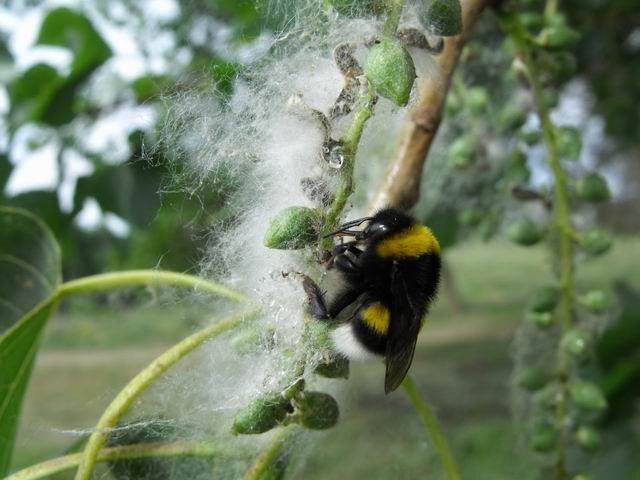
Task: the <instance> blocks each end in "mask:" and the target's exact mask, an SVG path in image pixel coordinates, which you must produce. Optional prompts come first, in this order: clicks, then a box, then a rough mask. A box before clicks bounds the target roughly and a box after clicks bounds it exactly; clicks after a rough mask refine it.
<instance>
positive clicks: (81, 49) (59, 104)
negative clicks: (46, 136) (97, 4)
mask: <svg viewBox="0 0 640 480" xmlns="http://www.w3.org/2000/svg"><path fill="white" fill-rule="evenodd" d="M36 44H37V45H53V46H56V47H63V48H68V49H69V50H71V51H72V52H73V54H74V58H73V62H72V63H71V72H70V73H69V75H68V76H66V77H65V76H61V75H59V74H58V72H57V71H56V70H55V69H54V68H52V67H51V66H49V65H46V64H43V63H41V64H37V65H34V66H33V67H31V68H29V69H28V70H27V71H25V72H24V73H23V74H22V76H20V77H18V78H17V79H16V80H15V81H14V82H13V83H12V84H11V85H10V86H9V96H10V99H11V113H10V118H11V122H12V127H13V129H14V130H15V129H16V128H17V127H18V126H19V125H22V124H24V123H27V122H41V121H42V122H45V123H48V124H49V125H52V126H59V125H64V124H66V123H69V122H70V121H71V120H73V118H74V117H75V114H76V108H75V107H76V102H75V99H76V93H77V91H78V89H79V88H80V87H81V86H82V84H83V83H84V82H85V81H86V80H87V79H88V78H89V76H90V75H91V73H93V71H94V70H95V69H96V68H98V67H99V66H100V65H102V64H103V63H104V62H106V61H107V60H108V59H109V58H110V57H111V49H110V48H109V46H108V45H107V44H106V43H105V42H104V40H103V39H102V37H100V35H99V34H98V32H97V31H96V30H95V29H94V28H93V25H91V22H90V21H89V20H88V19H87V18H86V17H85V16H84V15H82V14H81V13H78V12H76V11H74V10H71V9H68V8H56V9H54V10H51V11H50V12H49V13H48V14H47V16H46V17H45V19H44V20H43V22H42V27H41V28H40V34H39V36H38V40H37V42H36Z"/></svg>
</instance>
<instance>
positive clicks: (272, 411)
mask: <svg viewBox="0 0 640 480" xmlns="http://www.w3.org/2000/svg"><path fill="white" fill-rule="evenodd" d="M289 409H290V407H289V402H288V401H287V400H286V399H285V398H283V397H282V395H280V394H271V395H267V396H264V397H260V398H256V399H255V400H253V401H251V402H250V403H249V405H247V406H246V407H244V408H243V409H242V410H240V411H239V412H238V413H237V414H236V416H235V418H234V420H233V426H232V427H231V431H232V432H233V433H234V434H254V433H264V432H268V431H269V430H271V429H272V428H275V427H277V426H278V424H280V422H282V421H283V420H284V418H285V417H286V416H287V413H288V411H289Z"/></svg>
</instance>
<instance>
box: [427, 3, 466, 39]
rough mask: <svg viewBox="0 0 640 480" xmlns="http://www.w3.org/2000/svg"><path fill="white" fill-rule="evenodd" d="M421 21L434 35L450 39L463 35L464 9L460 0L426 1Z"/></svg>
mask: <svg viewBox="0 0 640 480" xmlns="http://www.w3.org/2000/svg"><path fill="white" fill-rule="evenodd" d="M423 3H424V8H423V9H422V11H421V12H420V21H421V22H422V24H423V25H424V27H425V28H426V29H427V30H428V31H429V33H431V34H432V35H438V36H441V37H450V36H453V35H458V34H460V33H462V8H461V7H460V2H459V1H458V0H424V2H423Z"/></svg>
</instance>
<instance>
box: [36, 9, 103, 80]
mask: <svg viewBox="0 0 640 480" xmlns="http://www.w3.org/2000/svg"><path fill="white" fill-rule="evenodd" d="M36 44H37V45H53V46H56V47H64V48H68V49H69V50H71V51H72V52H73V55H74V57H73V62H72V64H71V76H78V75H82V74H85V73H87V72H88V71H92V70H94V69H96V68H97V67H99V66H100V65H102V64H103V63H104V62H106V61H107V60H108V59H109V58H110V57H111V48H109V45H107V44H106V43H105V41H104V40H103V39H102V37H101V36H100V34H99V33H98V32H97V31H96V29H95V28H93V25H92V24H91V22H90V21H89V19H88V18H87V17H85V16H84V15H83V14H81V13H79V12H77V11H75V10H72V9H70V8H65V7H62V8H56V9H54V10H51V11H50V12H49V13H48V14H47V16H46V17H45V19H44V20H43V22H42V26H41V27H40V35H39V36H38V40H37V41H36Z"/></svg>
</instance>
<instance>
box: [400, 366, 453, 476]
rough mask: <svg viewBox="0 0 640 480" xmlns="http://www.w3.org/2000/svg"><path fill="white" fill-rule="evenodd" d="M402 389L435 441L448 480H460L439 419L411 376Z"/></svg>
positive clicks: (407, 378) (403, 383)
mask: <svg viewBox="0 0 640 480" xmlns="http://www.w3.org/2000/svg"><path fill="white" fill-rule="evenodd" d="M402 387H403V388H404V390H405V392H407V395H408V396H409V399H410V400H411V403H413V407H414V408H415V409H416V411H417V412H418V415H420V419H421V420H422V423H423V424H424V427H425V429H426V430H427V433H428V435H429V436H430V437H431V440H432V441H433V445H434V446H435V447H436V450H437V452H438V455H439V456H440V460H441V461H442V466H443V467H444V471H445V472H446V474H447V478H448V479H449V480H460V473H459V471H458V466H457V465H456V461H455V459H454V457H453V454H452V453H451V449H450V448H449V444H448V442H447V437H446V436H445V434H444V432H443V431H442V429H441V428H440V425H439V424H438V419H437V418H436V416H435V414H434V413H433V411H432V410H431V407H430V406H429V404H428V403H427V401H426V400H425V399H424V398H423V397H422V395H420V391H419V390H418V387H417V386H416V384H415V382H414V381H413V379H412V378H411V377H410V376H409V375H407V376H406V377H405V379H404V381H403V382H402Z"/></svg>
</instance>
